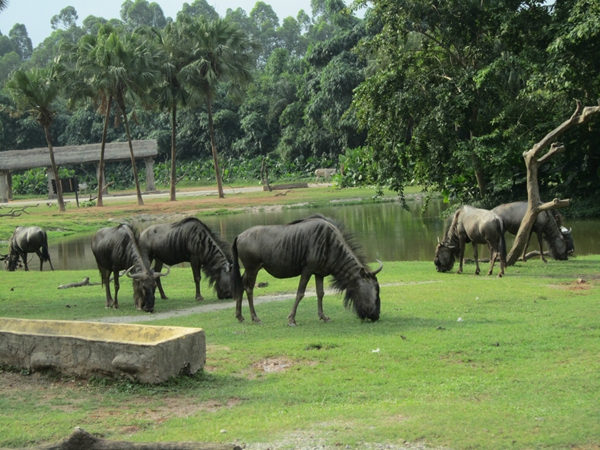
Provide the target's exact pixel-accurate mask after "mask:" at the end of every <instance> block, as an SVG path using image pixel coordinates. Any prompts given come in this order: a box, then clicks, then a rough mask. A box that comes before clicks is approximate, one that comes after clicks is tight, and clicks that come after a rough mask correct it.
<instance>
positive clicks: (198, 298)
mask: <svg viewBox="0 0 600 450" xmlns="http://www.w3.org/2000/svg"><path fill="white" fill-rule="evenodd" d="M196 301H197V302H202V301H204V297H202V296H200V297H196Z"/></svg>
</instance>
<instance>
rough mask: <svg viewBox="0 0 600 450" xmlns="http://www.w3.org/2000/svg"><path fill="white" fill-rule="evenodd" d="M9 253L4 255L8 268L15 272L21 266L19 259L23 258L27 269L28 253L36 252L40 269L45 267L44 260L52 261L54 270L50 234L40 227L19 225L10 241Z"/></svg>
mask: <svg viewBox="0 0 600 450" xmlns="http://www.w3.org/2000/svg"><path fill="white" fill-rule="evenodd" d="M8 250H9V251H8V255H3V256H2V257H1V258H0V259H3V260H4V262H5V264H6V269H7V270H9V271H10V272H13V271H15V270H16V269H17V267H18V266H19V260H20V259H21V260H23V265H24V267H25V270H29V267H28V266H27V253H35V254H36V255H38V258H40V271H41V270H42V268H43V267H44V261H48V262H49V263H50V269H52V270H54V267H53V266H52V260H51V259H50V253H49V252H48V235H47V234H46V232H45V231H44V230H42V229H41V228H40V227H17V228H15V231H14V233H13V234H12V236H11V237H10V239H9V241H8Z"/></svg>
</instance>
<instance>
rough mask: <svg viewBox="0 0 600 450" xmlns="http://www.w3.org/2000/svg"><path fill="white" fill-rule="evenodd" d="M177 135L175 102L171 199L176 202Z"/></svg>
mask: <svg viewBox="0 0 600 450" xmlns="http://www.w3.org/2000/svg"><path fill="white" fill-rule="evenodd" d="M176 137H177V103H175V104H173V111H172V118H171V192H170V194H169V201H171V202H174V201H175V200H177V199H176V198H175V186H177V171H176V168H177V165H176V158H177V151H176V147H175V142H176Z"/></svg>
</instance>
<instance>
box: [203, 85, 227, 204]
mask: <svg viewBox="0 0 600 450" xmlns="http://www.w3.org/2000/svg"><path fill="white" fill-rule="evenodd" d="M206 107H207V109H208V128H209V130H210V145H211V147H212V155H213V164H214V166H215V176H216V178H217V189H218V191H219V198H225V194H224V193H223V183H222V182H221V171H220V170H219V160H218V158H217V142H216V139H215V129H214V127H213V120H212V108H211V99H210V89H209V90H208V93H207V95H206Z"/></svg>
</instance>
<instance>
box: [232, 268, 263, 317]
mask: <svg viewBox="0 0 600 450" xmlns="http://www.w3.org/2000/svg"><path fill="white" fill-rule="evenodd" d="M259 270H260V269H259ZM256 275H258V270H257V271H254V272H252V271H249V270H248V269H246V271H245V272H244V276H243V277H242V286H243V289H244V291H246V296H247V297H248V307H249V308H250V315H251V317H252V322H256V323H260V319H259V318H258V316H257V315H256V311H255V310H254V295H253V294H254V284H255V283H256ZM243 298H244V293H243V292H242V294H241V295H240V297H238V298H236V299H235V317H236V318H237V320H239V321H240V322H243V321H244V316H242V299H243Z"/></svg>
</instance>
